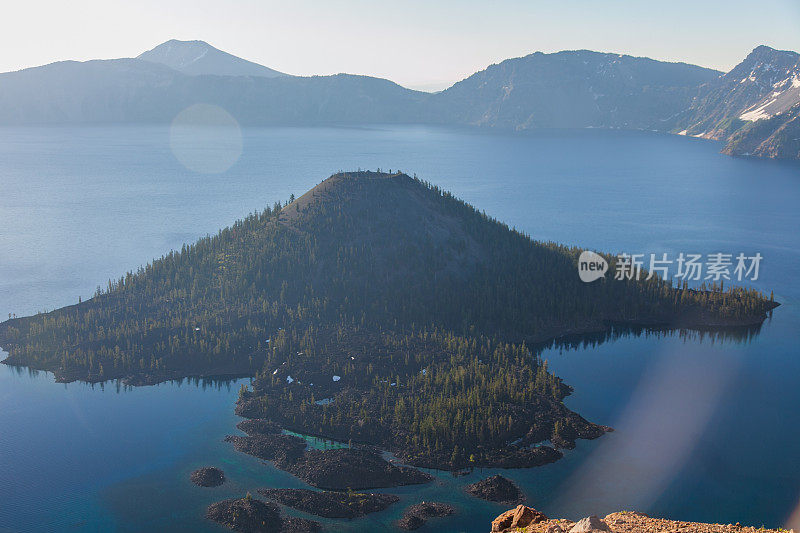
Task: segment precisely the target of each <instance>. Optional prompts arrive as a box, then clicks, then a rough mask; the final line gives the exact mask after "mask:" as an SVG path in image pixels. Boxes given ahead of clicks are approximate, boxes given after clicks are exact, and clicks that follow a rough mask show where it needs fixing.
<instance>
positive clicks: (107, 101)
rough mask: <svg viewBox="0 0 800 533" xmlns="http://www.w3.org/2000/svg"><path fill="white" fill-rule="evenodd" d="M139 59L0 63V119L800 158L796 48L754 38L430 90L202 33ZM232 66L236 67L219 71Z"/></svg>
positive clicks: (551, 65) (556, 56)
mask: <svg viewBox="0 0 800 533" xmlns="http://www.w3.org/2000/svg"><path fill="white" fill-rule="evenodd" d="M178 43H180V44H178ZM198 47H199V48H198ZM176 50H177V51H176ZM187 50H188V51H187ZM209 54H211V55H210V56H209ZM161 56H163V57H161ZM212 56H215V57H220V56H221V57H223V59H224V60H223V61H222V64H224V65H227V66H224V68H223V67H220V66H219V65H220V62H219V61H216V60H213V57H212ZM140 57H150V58H151V59H156V60H161V62H152V61H146V60H145V59H119V60H95V61H90V62H84V63H78V62H60V63H54V64H50V65H46V66H42V67H33V68H31V69H25V70H21V71H17V72H13V73H6V74H0V87H3V89H4V91H2V92H0V124H4V125H15V124H63V123H80V124H86V123H116V122H123V123H125V122H148V123H169V122H171V121H172V119H173V118H174V117H175V116H176V115H177V114H178V113H180V112H181V111H182V110H183V109H185V108H187V107H189V106H191V105H193V104H195V103H200V102H202V103H208V104H213V105H217V106H220V107H222V108H223V109H225V110H226V111H227V112H229V113H230V114H231V115H232V116H233V117H234V118H235V119H236V120H237V121H239V122H240V123H241V124H242V125H253V126H260V125H315V124H377V123H384V124H432V125H466V126H473V127H487V128H495V129H505V130H529V129H540V128H604V129H636V130H653V131H659V132H664V133H674V134H679V135H689V136H694V137H703V138H707V139H713V140H719V141H723V142H725V143H726V145H725V147H724V148H723V152H724V153H726V154H730V155H751V156H756V157H771V158H787V159H796V158H798V157H800V156H799V155H798V153H800V140H799V139H800V138H799V137H797V136H796V135H795V133H794V132H795V128H796V121H793V120H792V119H793V117H794V114H795V111H794V109H795V106H796V105H797V104H798V103H800V54H797V53H795V52H791V51H780V50H774V49H772V48H769V47H767V46H764V45H762V46H759V47H757V48H756V49H754V50H753V51H752V52H751V53H750V54H748V56H747V57H746V58H745V60H744V61H742V63H740V64H739V65H737V66H736V67H734V68H733V69H732V70H731V71H730V72H728V73H724V74H722V73H720V72H718V71H715V70H712V69H706V68H703V67H698V66H694V65H689V64H686V63H681V62H664V61H657V60H653V59H649V58H643V57H634V56H630V55H625V54H614V53H605V52H593V51H587V50H574V51H561V52H556V53H552V54H544V53H542V52H535V53H533V54H529V55H526V56H523V57H519V58H513V59H507V60H505V61H502V62H500V63H497V64H494V65H490V66H489V67H487V68H486V69H483V70H481V71H480V72H477V73H475V74H473V75H471V76H469V77H467V78H465V79H464V80H461V81H459V82H457V83H455V84H453V85H452V86H451V87H449V88H448V89H445V90H444V91H440V92H437V93H423V92H419V91H413V90H410V89H407V88H405V87H402V86H400V85H398V84H396V83H394V82H391V81H390V80H385V79H382V78H372V77H369V76H358V75H351V74H337V75H332V76H307V77H301V76H288V75H280V73H277V72H276V71H272V70H271V69H268V68H267V67H262V66H260V65H256V64H255V63H252V62H248V61H246V60H244V59H241V58H236V57H235V56H231V55H230V54H227V53H225V52H222V51H220V50H218V49H216V48H214V47H212V46H210V45H208V44H207V43H204V42H202V41H192V42H188V43H187V42H179V41H168V42H167V43H163V44H162V45H159V46H158V47H156V48H154V49H153V50H151V51H148V52H145V53H144V54H142V56H140ZM209 58H211V59H209ZM207 60H208V61H211V63H210V64H207V65H201V66H199V67H198V64H199V63H200V62H202V61H207ZM231 62H232V63H231ZM162 63H166V64H162ZM169 65H171V66H169ZM231 65H233V66H231ZM242 65H244V67H242ZM156 67H161V70H154V68H156ZM240 67H241V68H240ZM242 68H243V69H244V70H242ZM193 69H199V70H198V71H197V72H195V71H194V70H193ZM215 69H216V70H215ZM220 69H223V70H220ZM224 69H229V70H224ZM230 69H233V71H232V72H233V73H234V74H236V75H223V74H221V72H231V70H230ZM252 69H256V70H257V72H254V71H253V70H252ZM258 69H266V70H258ZM765 121H767V122H765Z"/></svg>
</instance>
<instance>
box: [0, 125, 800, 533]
mask: <svg viewBox="0 0 800 533" xmlns="http://www.w3.org/2000/svg"><path fill="white" fill-rule="evenodd" d="M173 141H174V140H173ZM217 146H221V147H220V148H217V149H219V150H223V151H224V150H227V149H228V148H226V145H225V143H218V145H217ZM241 147H242V153H241V157H239V158H238V161H236V163H235V164H234V165H233V166H232V167H230V169H229V170H227V171H226V172H224V173H222V174H202V173H197V172H195V171H192V170H188V169H187V168H186V167H185V166H183V164H181V162H179V158H178V157H176V154H175V153H174V151H175V150H177V151H179V152H180V153H179V154H178V155H179V157H180V161H184V162H186V158H187V157H189V158H191V157H192V154H193V153H194V154H202V156H203V157H213V155H214V153H213V149H214V147H212V150H211V155H209V150H208V149H206V148H205V147H204V146H202V144H200V145H197V146H188V148H187V146H186V145H184V146H176V145H175V143H174V142H173V143H172V144H171V143H170V132H169V130H168V128H161V127H108V128H104V127H96V128H14V129H0V217H2V221H0V224H1V225H0V316H2V317H5V316H8V314H9V313H16V314H17V315H20V316H21V315H25V314H30V313H34V312H36V311H38V310H41V309H53V308H56V307H59V306H62V305H67V304H71V303H75V302H76V301H77V299H78V297H79V296H80V297H83V298H88V297H90V296H91V294H92V293H93V292H94V289H95V287H96V286H97V285H103V284H105V282H106V280H108V279H109V278H112V277H117V276H119V275H120V274H122V273H124V272H125V271H127V270H130V269H135V268H136V267H138V266H139V265H141V264H143V263H144V262H146V261H147V260H149V259H151V258H153V257H157V256H160V255H161V254H163V253H165V252H167V251H168V250H170V249H173V248H179V247H180V246H181V244H183V243H185V242H191V241H193V240H195V239H196V238H198V237H200V236H203V235H205V234H207V233H214V232H216V231H217V230H218V229H219V228H221V227H224V226H226V225H229V224H231V223H232V222H233V221H234V220H236V219H237V218H240V217H242V216H244V215H246V214H247V213H248V212H251V211H253V210H259V209H261V208H263V207H264V206H265V205H267V204H270V205H271V204H272V203H273V202H275V201H278V200H285V199H286V198H287V197H288V196H289V194H290V193H294V194H299V193H302V192H304V191H305V190H307V189H308V188H310V187H311V186H313V185H315V184H316V183H318V182H319V181H321V180H322V179H323V178H325V177H327V176H328V175H330V174H331V173H333V172H335V171H337V170H340V169H345V170H349V169H357V168H371V169H375V168H378V167H380V168H382V169H384V170H387V169H402V170H404V171H406V172H408V173H411V174H414V173H416V174H417V175H418V176H419V177H421V178H423V179H426V180H428V181H431V182H433V183H436V184H438V185H440V186H442V187H443V188H445V189H449V190H451V191H453V192H454V193H455V194H456V195H458V196H459V197H461V198H463V199H465V200H466V201H468V202H470V203H472V204H474V205H475V206H477V207H479V208H480V209H484V210H486V212H487V213H489V214H491V215H493V216H495V217H497V218H499V219H501V220H503V221H505V222H507V223H508V224H509V225H512V226H516V227H517V228H520V229H522V230H524V231H526V232H527V233H529V234H530V235H531V236H533V237H534V238H537V239H543V240H554V241H559V242H564V243H569V244H576V245H581V246H586V247H590V248H594V249H599V250H606V251H610V252H620V251H624V252H628V253H639V252H642V253H649V252H657V253H664V252H666V253H669V254H673V255H674V254H677V253H678V252H685V253H695V252H696V253H704V254H707V253H712V252H726V253H733V254H736V253H739V252H744V253H746V254H748V255H751V254H753V253H756V252H760V253H761V254H762V255H763V256H764V260H763V262H762V264H761V273H760V278H759V280H758V281H756V282H753V283H752V285H754V286H756V287H758V288H760V289H762V290H764V291H766V292H769V291H774V294H775V298H776V299H777V300H778V301H780V302H781V303H782V304H783V305H782V306H781V307H779V308H778V309H777V310H776V311H775V312H774V314H773V316H772V318H771V319H770V320H769V321H768V322H767V323H766V324H765V325H764V327H763V328H762V330H761V332H760V334H759V335H758V336H757V337H756V338H754V339H752V340H750V341H749V342H747V343H735V342H731V341H725V342H720V341H711V340H709V339H705V340H700V339H699V338H696V336H691V337H690V338H688V339H685V338H682V337H681V336H679V335H671V336H655V335H642V336H625V337H623V338H620V339H617V340H613V341H609V342H605V343H603V344H600V345H597V346H586V347H582V348H580V349H575V350H561V349H558V348H553V349H550V350H548V351H547V352H546V353H545V357H546V358H547V359H548V360H549V362H550V365H551V368H553V369H554V371H555V372H556V373H557V374H558V375H560V376H562V377H563V378H564V379H565V380H566V381H567V382H568V383H569V384H570V385H573V386H574V387H575V393H574V394H573V396H572V397H571V398H570V399H569V400H568V404H569V405H570V407H571V408H573V409H575V410H576V411H578V412H579V413H581V414H582V415H584V416H585V417H586V418H588V419H590V420H592V421H594V422H597V423H601V424H608V425H611V426H614V427H615V428H616V429H617V431H616V432H614V433H611V434H608V435H606V436H604V437H603V438H601V439H599V440H597V441H591V442H586V441H581V442H579V445H578V447H577V449H576V450H573V451H570V452H567V454H566V456H565V458H564V459H563V460H561V461H559V462H558V463H556V464H554V465H549V466H546V467H541V468H536V469H530V470H510V471H505V472H504V475H507V476H508V477H510V478H512V479H514V480H516V481H517V482H518V483H519V484H520V485H521V486H522V487H523V489H524V490H525V491H526V494H527V496H528V503H529V504H531V505H533V506H534V507H536V508H538V509H540V510H542V511H544V512H545V513H547V514H549V515H552V516H567V517H571V518H578V517H580V516H584V515H587V514H592V513H596V514H601V515H602V514H605V513H607V512H611V511H616V510H621V509H638V510H642V511H645V512H648V513H651V514H654V515H664V516H670V517H674V518H679V519H685V520H704V521H714V522H736V521H741V522H742V523H750V524H754V525H761V524H765V525H767V526H773V527H774V526H780V525H785V524H787V523H788V521H789V520H790V516H791V515H792V512H793V511H794V510H795V508H796V507H798V504H800V453H798V447H797V443H798V441H799V440H800V409H798V406H800V387H798V383H800V357H798V356H800V348H798V340H799V339H798V337H799V336H800V306H798V302H799V301H800V282H799V281H798V277H797V276H798V274H800V269H798V264H800V231H798V230H800V210H798V205H800V165H798V164H797V163H782V162H774V161H754V160H747V159H734V158H729V157H726V156H722V155H720V154H718V153H717V151H718V150H719V148H720V147H719V145H718V144H716V143H711V142H707V141H702V140H697V139H687V138H682V137H673V136H666V135H659V134H651V133H642V132H602V131H559V132H537V133H533V134H514V135H505V134H490V133H486V132H478V131H472V130H455V129H439V128H427V127H373V128H265V129H246V130H244V131H243V132H242V142H241ZM193 150H194V151H193ZM187 154H188V155H187ZM228 155H230V154H229V153H221V154H220V157H226V156H228ZM200 159H201V160H202V158H200ZM190 166H191V165H190ZM191 168H198V167H197V166H196V165H195V166H191ZM238 387H239V383H238V382H229V383H205V384H202V383H201V384H197V383H189V382H183V383H181V384H178V383H166V384H161V385H158V386H154V387H142V388H134V389H120V388H118V387H117V386H116V385H115V384H113V383H107V384H105V386H104V387H101V386H98V385H95V386H94V387H92V386H89V385H86V384H81V383H72V384H69V385H63V384H55V383H54V382H53V378H52V375H49V374H47V373H41V372H40V373H29V372H28V371H27V370H21V369H11V368H8V367H6V366H4V365H2V366H0V472H2V473H3V475H4V476H3V477H4V482H3V483H2V484H0V531H4V530H10V531H41V530H74V531H109V530H120V531H153V530H184V531H200V530H208V531H218V530H220V529H219V528H217V527H216V526H214V525H213V524H210V523H207V522H206V521H205V520H203V518H202V516H203V510H204V508H205V506H206V505H208V504H209V503H210V502H212V501H215V500H218V499H221V498H224V497H232V496H241V495H243V494H244V493H246V492H247V491H248V490H249V491H251V492H254V491H255V489H256V488H258V487H264V486H282V487H299V486H303V485H302V483H301V482H299V481H298V480H296V479H294V478H292V477H291V476H289V475H287V474H285V473H283V472H280V471H278V470H275V469H274V468H272V467H271V466H269V465H265V464H263V463H262V462H261V461H259V460H257V459H254V458H252V457H248V456H245V455H242V454H239V453H237V452H235V451H234V450H233V449H232V448H231V447H230V446H229V445H227V444H226V443H224V442H222V439H223V438H224V436H225V435H227V434H230V433H232V432H235V431H236V430H235V427H234V426H235V424H236V422H237V417H236V416H234V414H233V402H234V401H235V398H236V395H237V391H238ZM206 464H214V465H218V466H221V467H222V468H223V469H224V470H225V471H226V473H227V474H228V477H229V480H230V481H229V482H228V483H226V484H225V485H223V486H222V487H219V488H216V489H200V488H198V487H195V486H193V485H192V484H191V483H189V481H188V474H189V472H191V470H193V469H194V468H196V467H198V466H202V465H206ZM488 473H489V471H484V472H475V473H473V474H472V475H470V476H467V477H465V478H458V479H456V478H453V477H451V476H450V475H449V474H438V475H437V481H436V482H435V483H433V484H431V485H430V486H426V487H423V488H411V487H406V488H402V489H393V490H392V491H391V492H394V493H397V494H400V495H401V496H402V498H403V500H402V502H401V503H400V504H397V505H395V506H393V507H392V508H390V509H389V510H387V511H385V512H383V513H378V514H375V515H371V516H370V517H368V518H364V519H360V520H355V521H352V522H340V523H328V524H327V525H328V526H329V527H330V528H331V529H335V530H342V531H359V530H367V529H370V528H374V527H375V526H381V527H383V526H386V525H389V524H390V523H391V522H392V521H393V520H395V519H397V518H398V517H399V516H400V514H401V513H402V510H403V508H404V507H405V506H406V504H407V503H410V502H414V501H417V500H421V499H426V500H433V499H435V500H441V501H447V502H451V503H453V504H454V505H455V506H456V507H457V510H458V514H457V515H456V517H455V518H453V519H452V520H450V521H448V522H436V521H431V522H430V526H426V527H435V528H436V529H439V530H444V531H451V530H452V531H483V530H485V529H486V528H487V527H488V523H489V521H490V520H491V519H492V518H493V517H494V516H496V515H497V514H499V512H501V511H502V510H504V508H503V506H500V505H494V504H490V503H486V502H481V501H478V500H474V499H470V498H467V497H466V496H465V495H464V494H463V493H462V492H461V486H463V485H464V484H466V483H469V482H472V481H474V480H476V479H478V478H480V477H482V476H485V475H487V474H488ZM793 520H798V518H797V517H795V518H794V519H793ZM792 525H794V526H795V527H797V524H796V523H795V522H792Z"/></svg>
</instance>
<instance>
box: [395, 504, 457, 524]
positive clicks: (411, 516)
mask: <svg viewBox="0 0 800 533" xmlns="http://www.w3.org/2000/svg"><path fill="white" fill-rule="evenodd" d="M455 512H456V510H455V509H454V508H453V507H452V506H451V505H447V504H446V503H440V502H421V503H418V504H416V505H412V506H411V507H409V508H408V509H406V512H405V513H403V517H402V518H401V519H400V520H398V521H397V527H399V528H400V529H405V530H407V531H412V530H414V529H419V528H421V527H422V526H424V525H425V523H426V522H427V521H428V519H429V518H435V517H440V516H450V515H451V514H454V513H455Z"/></svg>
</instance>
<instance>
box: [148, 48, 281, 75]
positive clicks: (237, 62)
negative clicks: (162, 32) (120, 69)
mask: <svg viewBox="0 0 800 533" xmlns="http://www.w3.org/2000/svg"><path fill="white" fill-rule="evenodd" d="M138 59H142V60H144V61H149V62H151V63H161V64H162V65H166V66H168V67H170V68H173V69H175V70H177V71H179V72H182V73H184V74H188V75H190V76H197V75H203V74H212V75H218V76H258V77H263V78H276V77H278V76H285V74H283V73H282V72H278V71H277V70H273V69H271V68H268V67H265V66H263V65H259V64H258V63H253V62H252V61H248V60H246V59H242V58H241V57H237V56H234V55H231V54H229V53H227V52H223V51H222V50H220V49H218V48H215V47H213V46H211V45H210V44H208V43H207V42H205V41H200V40H194V41H181V40H178V39H170V40H169V41H166V42H164V43H161V44H160V45H158V46H156V47H155V48H153V49H152V50H148V51H147V52H144V53H143V54H141V55H139V57H138Z"/></svg>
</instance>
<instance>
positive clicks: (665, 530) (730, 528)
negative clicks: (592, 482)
mask: <svg viewBox="0 0 800 533" xmlns="http://www.w3.org/2000/svg"><path fill="white" fill-rule="evenodd" d="M491 531H492V533H512V532H513V533H600V532H608V533H676V532H680V533H794V530H787V529H782V528H779V529H766V528H764V527H758V528H757V527H752V526H743V525H741V524H739V523H736V524H706V523H700V522H685V521H681V520H668V519H664V518H651V517H649V516H647V515H645V514H643V513H638V512H632V511H621V512H617V513H611V514H609V515H607V516H606V517H605V518H599V517H597V516H587V517H585V518H582V519H581V520H578V521H577V522H573V521H571V520H567V519H563V518H560V519H549V518H548V517H546V516H545V515H544V514H542V513H540V512H539V511H537V510H535V509H532V508H531V507H526V506H524V505H519V506H517V507H516V508H515V509H511V510H508V511H506V512H504V513H503V514H501V515H500V516H498V517H497V518H495V519H494V520H493V521H492V524H491Z"/></svg>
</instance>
